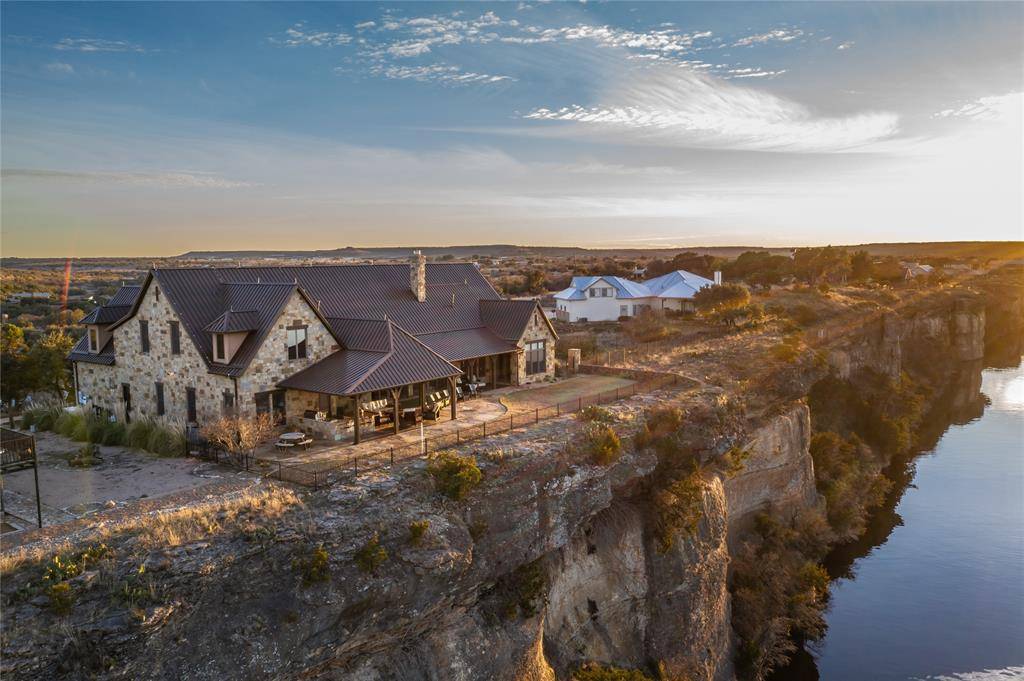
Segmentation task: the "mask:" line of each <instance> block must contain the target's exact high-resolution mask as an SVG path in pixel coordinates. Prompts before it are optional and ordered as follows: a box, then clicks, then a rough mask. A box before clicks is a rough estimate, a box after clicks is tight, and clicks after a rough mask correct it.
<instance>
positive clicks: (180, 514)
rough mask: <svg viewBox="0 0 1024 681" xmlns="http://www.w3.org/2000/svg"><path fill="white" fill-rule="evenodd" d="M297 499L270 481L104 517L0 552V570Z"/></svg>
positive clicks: (187, 537)
mask: <svg viewBox="0 0 1024 681" xmlns="http://www.w3.org/2000/svg"><path fill="white" fill-rule="evenodd" d="M301 503H302V501H301V500H300V499H299V497H298V495H296V494H295V492H294V491H292V490H291V489H288V488H286V487H280V486H277V485H273V486H267V487H259V488H250V489H246V490H243V491H241V492H238V493H234V494H231V495H227V496H224V497H221V498H219V499H215V500H213V501H209V502H203V503H197V504H191V505H188V506H183V507H180V508H174V509H167V510H160V511H153V512H151V513H145V514H141V515H137V516H132V517H129V518H126V519H124V520H114V521H109V522H107V523H103V524H100V525H98V526H96V527H93V528H89V529H88V530H86V531H84V532H82V533H80V534H79V535H78V536H75V537H74V538H73V539H65V540H63V541H60V542H58V543H46V544H37V545H32V546H26V547H21V548H19V549H15V550H11V551H7V552H4V553H0V575H3V576H5V577H7V576H9V575H11V574H13V573H15V572H17V571H19V570H20V569H22V568H23V567H28V566H32V565H38V564H39V563H41V562H43V561H47V560H50V559H51V558H52V557H53V556H55V555H58V554H61V553H67V552H69V551H72V550H74V548H75V546H81V545H84V544H86V543H88V542H105V543H108V544H117V543H119V542H120V541H121V540H123V539H125V538H127V537H129V536H132V537H136V538H137V539H138V544H137V547H138V549H139V550H141V551H150V550H153V549H156V548H167V547H172V546H180V545H182V544H187V543H189V542H193V541H197V540H200V539H206V538H209V537H213V536H215V535H218V534H223V533H225V532H227V531H229V530H230V529H232V528H233V527H237V526H238V525H240V524H241V523H242V522H244V521H245V520H246V519H248V517H249V516H253V517H254V518H258V519H259V520H261V521H266V520H270V519H273V518H277V517H279V516H281V515H283V514H284V513H286V512H287V511H289V510H291V509H293V508H295V507H297V506H299V505H301Z"/></svg>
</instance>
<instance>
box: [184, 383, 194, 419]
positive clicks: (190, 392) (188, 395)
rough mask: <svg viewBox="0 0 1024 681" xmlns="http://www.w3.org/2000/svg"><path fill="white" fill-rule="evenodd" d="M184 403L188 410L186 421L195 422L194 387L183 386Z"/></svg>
mask: <svg viewBox="0 0 1024 681" xmlns="http://www.w3.org/2000/svg"><path fill="white" fill-rule="evenodd" d="M185 405H186V408H187V410H188V417H187V418H188V421H189V422H190V423H195V420H196V389H195V388H185Z"/></svg>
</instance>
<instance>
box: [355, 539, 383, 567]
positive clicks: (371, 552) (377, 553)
mask: <svg viewBox="0 0 1024 681" xmlns="http://www.w3.org/2000/svg"><path fill="white" fill-rule="evenodd" d="M387 559H388V552H387V549H385V548H384V547H383V546H381V545H380V536H379V535H378V534H377V533H376V532H374V533H373V536H372V537H370V540H369V541H367V542H366V543H365V544H363V547H362V548H361V549H359V550H358V551H356V555H355V560H356V565H358V566H359V569H360V570H362V571H363V572H367V573H372V572H376V571H377V568H379V567H380V566H381V565H383V564H384V562H385V561H386V560H387Z"/></svg>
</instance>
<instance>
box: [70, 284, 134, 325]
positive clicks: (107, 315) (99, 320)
mask: <svg viewBox="0 0 1024 681" xmlns="http://www.w3.org/2000/svg"><path fill="white" fill-rule="evenodd" d="M141 290H142V286H141V285H140V284H123V285H122V286H121V288H119V289H118V290H117V292H116V293H115V294H114V295H113V296H111V298H110V300H108V301H107V302H105V303H104V304H102V305H100V306H98V307H95V308H93V309H92V312H90V313H89V314H87V315H85V316H84V317H82V321H81V323H82V324H98V325H101V326H102V325H105V324H113V323H114V322H116V321H118V320H120V319H122V318H123V317H124V316H125V315H127V314H128V313H129V312H131V310H132V306H133V305H134V304H135V301H136V300H138V298H139V292H140V291H141Z"/></svg>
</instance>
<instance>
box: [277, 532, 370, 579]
mask: <svg viewBox="0 0 1024 681" xmlns="http://www.w3.org/2000/svg"><path fill="white" fill-rule="evenodd" d="M374 536H375V537H376V535H374ZM328 559H329V556H328V555H327V549H325V548H324V545H323V544H319V545H318V546H317V547H316V548H315V549H313V550H312V552H310V554H309V555H308V556H304V557H303V556H299V557H296V558H295V559H294V560H293V561H292V567H294V568H295V569H296V570H298V571H299V574H301V575H302V585H303V586H309V585H311V584H316V583H317V582H326V581H327V580H329V579H330V578H331V569H330V565H329V563H328Z"/></svg>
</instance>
